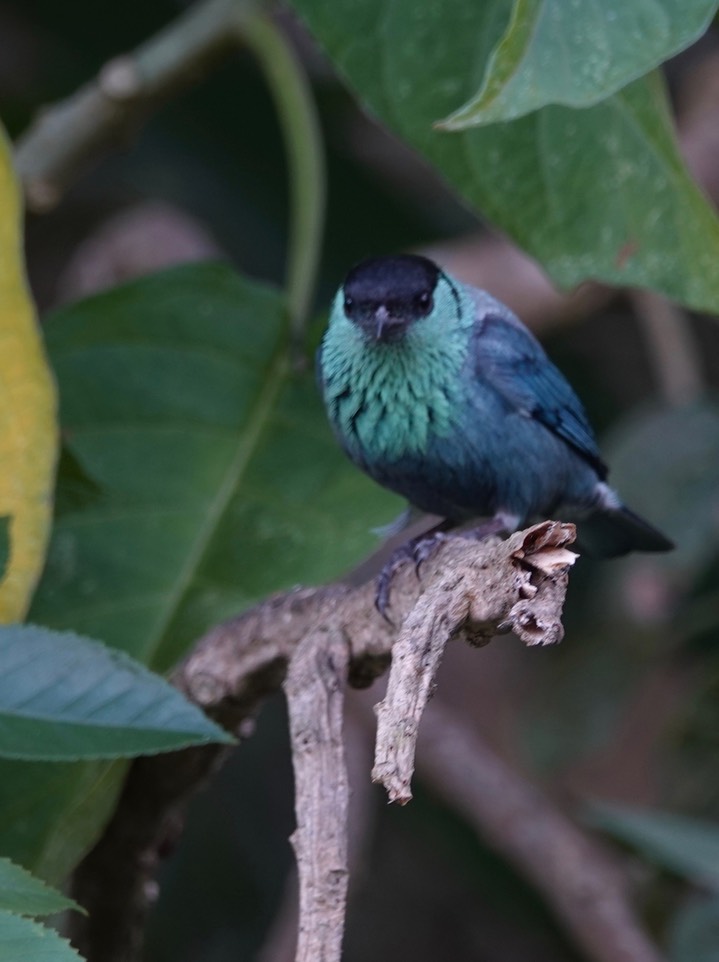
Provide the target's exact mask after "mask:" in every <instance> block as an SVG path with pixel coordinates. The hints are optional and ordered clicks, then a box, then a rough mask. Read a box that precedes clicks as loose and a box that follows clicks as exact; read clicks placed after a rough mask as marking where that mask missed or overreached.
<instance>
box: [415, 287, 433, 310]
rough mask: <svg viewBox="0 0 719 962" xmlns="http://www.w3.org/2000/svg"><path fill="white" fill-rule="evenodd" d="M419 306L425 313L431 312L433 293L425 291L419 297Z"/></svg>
mask: <svg viewBox="0 0 719 962" xmlns="http://www.w3.org/2000/svg"><path fill="white" fill-rule="evenodd" d="M417 307H418V308H419V310H420V311H421V312H422V313H423V314H429V312H430V311H431V310H432V295H431V294H430V293H429V291H424V292H423V293H422V294H420V295H419V297H418V298H417Z"/></svg>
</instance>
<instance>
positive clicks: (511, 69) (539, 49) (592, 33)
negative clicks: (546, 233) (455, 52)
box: [441, 0, 717, 130]
mask: <svg viewBox="0 0 719 962" xmlns="http://www.w3.org/2000/svg"><path fill="white" fill-rule="evenodd" d="M716 8H717V3H716V0H604V2H602V3H596V0H571V2H569V0H514V4H513V7H512V15H511V19H510V22H509V25H508V27H507V30H506V32H505V33H504V35H503V37H502V38H501V40H500V42H499V43H498V44H497V46H496V47H495V49H494V50H493V52H492V55H491V57H490V59H489V63H488V66H487V73H486V75H485V77H484V80H483V81H482V86H481V87H480V89H479V91H478V92H477V94H476V95H475V96H474V97H472V99H471V100H469V101H468V102H467V103H466V104H465V105H464V106H463V107H461V108H460V109H459V110H457V111H455V112H454V113H453V114H452V115H451V116H450V117H448V118H447V119H446V120H445V121H442V124H441V126H442V127H444V128H446V129H447V130H461V129H463V128H464V127H468V126H473V125H475V124H487V123H493V122H495V121H499V120H501V121H504V120H514V119H515V118H516V117H521V116H523V115H524V114H528V113H531V112H532V111H533V110H538V109H539V108H540V107H546V106H547V105H548V104H564V105H566V106H569V107H588V106H590V105H592V104H596V103H598V102H599V101H600V100H604V99H605V98H606V97H608V96H609V95H610V94H613V93H616V91H618V90H619V89H620V88H621V87H624V86H626V84H628V83H630V82H631V81H632V80H636V79H637V78H638V77H641V76H642V75H643V74H645V73H648V72H649V71H650V70H653V69H654V67H658V66H659V64H660V63H662V61H664V60H666V59H667V58H669V57H671V56H673V55H674V54H675V53H679V51H680V50H683V49H684V48H685V47H688V46H689V44H690V43H692V42H693V41H694V40H696V39H697V38H698V37H699V36H701V34H702V33H704V31H705V30H706V28H707V27H708V26H709V23H710V22H711V19H712V17H713V16H714V13H715V11H716Z"/></svg>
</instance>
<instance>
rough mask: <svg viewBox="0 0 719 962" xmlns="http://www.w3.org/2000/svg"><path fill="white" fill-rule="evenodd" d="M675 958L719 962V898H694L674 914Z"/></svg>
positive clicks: (671, 953)
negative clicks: (699, 899)
mask: <svg viewBox="0 0 719 962" xmlns="http://www.w3.org/2000/svg"><path fill="white" fill-rule="evenodd" d="M669 958H670V960H671V962H719V898H713V899H702V900H701V901H697V900H693V901H692V902H690V903H689V904H688V905H685V906H684V907H683V908H682V909H680V910H679V912H678V913H677V914H676V915H675V916H674V918H673V919H672V923H671V932H670V937H669Z"/></svg>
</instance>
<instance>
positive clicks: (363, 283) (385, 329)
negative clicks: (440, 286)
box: [343, 254, 441, 341]
mask: <svg viewBox="0 0 719 962" xmlns="http://www.w3.org/2000/svg"><path fill="white" fill-rule="evenodd" d="M440 273H441V271H440V269H439V268H438V267H437V265H436V264H434V263H433V262H432V261H430V260H428V259H427V258H426V257H420V256H419V255H418V254H397V255H394V256H389V257H372V258H370V259H369V260H366V261H362V262H361V263H360V264H357V265H356V266H355V267H353V268H352V270H351V271H350V272H349V274H348V275H347V277H346V279H345V282H344V285H343V293H344V309H345V313H346V314H347V316H348V317H349V318H350V320H352V321H354V322H355V323H356V324H358V325H359V326H360V327H362V328H363V329H364V330H365V331H366V333H367V334H369V335H371V336H372V337H374V338H376V339H377V340H381V341H395V340H397V339H398V338H399V337H401V336H402V334H403V332H404V330H405V329H406V328H407V326H408V325H409V324H411V323H412V322H413V321H416V320H419V319H420V318H422V317H426V316H427V314H429V312H430V311H431V310H432V306H433V294H434V289H435V287H436V286H437V280H438V278H439V276H440Z"/></svg>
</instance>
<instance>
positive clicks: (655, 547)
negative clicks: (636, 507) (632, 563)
mask: <svg viewBox="0 0 719 962" xmlns="http://www.w3.org/2000/svg"><path fill="white" fill-rule="evenodd" d="M577 546H578V548H579V550H580V551H583V552H584V553H586V554H588V555H590V556H591V557H593V558H615V557H618V556H619V555H623V554H627V553H628V552H629V551H671V550H672V548H674V544H673V542H671V541H670V540H669V538H666V537H665V536H664V535H663V534H662V533H661V531H657V529H656V528H654V527H652V525H651V524H649V522H648V521H645V520H644V518H640V517H639V515H638V514H635V513H634V512H633V511H631V510H630V509H629V508H627V507H625V506H624V505H619V506H617V507H616V508H613V507H612V508H603V509H601V510H599V511H595V512H594V513H593V514H592V515H590V517H588V518H586V519H583V520H582V521H580V522H579V525H578V528H577Z"/></svg>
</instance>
